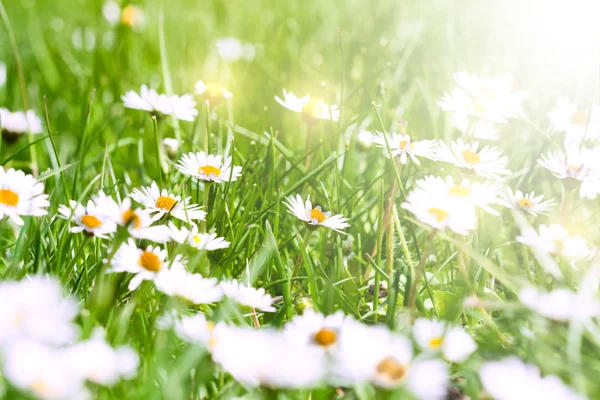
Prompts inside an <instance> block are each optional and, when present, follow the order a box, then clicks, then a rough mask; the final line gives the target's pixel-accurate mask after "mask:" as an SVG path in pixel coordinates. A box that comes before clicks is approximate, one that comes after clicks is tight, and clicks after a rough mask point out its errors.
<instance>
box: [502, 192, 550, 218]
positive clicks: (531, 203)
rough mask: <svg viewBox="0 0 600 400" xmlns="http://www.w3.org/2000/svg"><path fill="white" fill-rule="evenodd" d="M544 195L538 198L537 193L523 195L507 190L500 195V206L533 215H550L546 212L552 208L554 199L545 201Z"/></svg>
mask: <svg viewBox="0 0 600 400" xmlns="http://www.w3.org/2000/svg"><path fill="white" fill-rule="evenodd" d="M543 199H544V195H543V194H541V195H539V196H537V197H536V195H535V192H530V193H523V192H521V191H520V190H517V191H516V192H515V193H513V192H512V190H510V189H507V191H506V192H505V193H501V194H500V199H499V201H498V203H499V204H501V205H503V206H504V207H507V208H517V209H520V210H523V211H525V212H528V213H529V214H531V215H538V214H542V215H548V213H547V212H546V211H548V210H549V209H550V208H552V207H553V206H554V205H555V203H554V199H550V200H546V201H543Z"/></svg>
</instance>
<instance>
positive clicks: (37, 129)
mask: <svg viewBox="0 0 600 400" xmlns="http://www.w3.org/2000/svg"><path fill="white" fill-rule="evenodd" d="M0 131H2V137H3V138H4V139H5V140H6V141H7V142H9V143H10V142H14V141H15V140H17V139H18V138H19V136H21V135H25V134H27V133H29V132H31V133H32V134H36V133H42V131H43V128H42V121H41V120H40V118H39V117H38V116H37V115H36V113H35V111H33V110H28V111H14V112H10V111H9V110H7V109H6V108H0Z"/></svg>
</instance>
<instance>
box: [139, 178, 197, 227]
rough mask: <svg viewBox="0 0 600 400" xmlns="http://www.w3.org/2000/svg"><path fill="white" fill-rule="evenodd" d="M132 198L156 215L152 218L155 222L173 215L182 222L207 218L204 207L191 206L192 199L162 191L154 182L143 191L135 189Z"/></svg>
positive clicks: (143, 188)
mask: <svg viewBox="0 0 600 400" xmlns="http://www.w3.org/2000/svg"><path fill="white" fill-rule="evenodd" d="M130 196H131V198H133V199H134V200H135V201H137V202H138V203H141V204H143V205H144V206H145V207H146V210H147V211H148V212H149V213H150V214H154V215H153V217H152V218H153V219H154V220H155V221H156V220H158V219H160V218H162V217H163V216H165V215H172V216H173V217H175V218H177V219H180V220H182V221H188V220H198V219H199V220H204V218H205V217H206V212H205V211H202V210H201V208H202V207H200V206H198V205H196V204H190V200H191V197H186V198H185V199H184V200H182V199H181V197H180V196H175V195H174V194H172V193H171V194H169V192H167V190H166V189H163V190H160V189H159V188H158V185H157V184H156V182H152V184H151V185H150V187H147V186H145V187H142V189H141V190H140V189H133V192H132V193H131V194H130Z"/></svg>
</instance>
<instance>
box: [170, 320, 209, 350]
mask: <svg viewBox="0 0 600 400" xmlns="http://www.w3.org/2000/svg"><path fill="white" fill-rule="evenodd" d="M174 325H175V333H176V334H177V336H179V337H180V338H181V339H183V340H185V341H187V342H191V343H198V344H201V345H203V346H205V347H207V348H209V347H210V345H211V337H212V332H213V330H214V329H215V323H214V322H212V321H208V320H207V319H206V317H205V316H204V314H202V313H196V314H194V315H184V316H182V317H181V318H176V319H175V322H174Z"/></svg>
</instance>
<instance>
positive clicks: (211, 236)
mask: <svg viewBox="0 0 600 400" xmlns="http://www.w3.org/2000/svg"><path fill="white" fill-rule="evenodd" d="M169 231H170V235H171V238H172V239H173V240H174V241H176V242H177V243H181V244H183V243H187V244H188V245H190V246H192V247H194V248H196V249H198V250H206V251H213V250H219V249H225V248H227V247H229V244H230V243H229V242H228V241H226V240H225V238H222V237H217V234H216V233H201V232H199V231H198V226H196V225H192V229H188V228H186V227H184V226H182V227H181V228H177V227H176V226H175V224H173V223H170V224H169Z"/></svg>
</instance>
